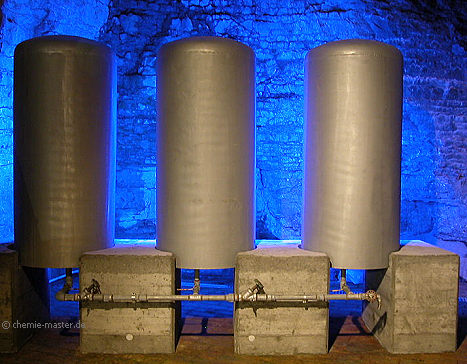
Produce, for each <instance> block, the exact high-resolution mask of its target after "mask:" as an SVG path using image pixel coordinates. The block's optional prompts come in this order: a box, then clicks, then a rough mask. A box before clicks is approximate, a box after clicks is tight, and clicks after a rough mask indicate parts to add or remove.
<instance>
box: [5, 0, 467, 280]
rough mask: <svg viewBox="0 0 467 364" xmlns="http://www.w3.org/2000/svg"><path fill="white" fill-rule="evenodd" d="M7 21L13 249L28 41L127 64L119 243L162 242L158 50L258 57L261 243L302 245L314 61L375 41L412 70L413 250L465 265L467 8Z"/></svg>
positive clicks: (22, 11)
mask: <svg viewBox="0 0 467 364" xmlns="http://www.w3.org/2000/svg"><path fill="white" fill-rule="evenodd" d="M2 14H3V20H2V27H1V34H0V37H1V47H2V49H1V53H0V71H1V74H0V241H5V240H11V239H12V238H13V231H12V229H13V221H12V216H13V215H12V165H11V163H12V110H11V105H12V98H11V96H12V95H11V92H12V77H13V75H12V67H13V59H12V55H13V49H14V46H15V45H16V44H17V43H19V42H20V41H22V40H25V39H27V38H30V37H33V36H39V35H46V34H57V33H63V34H71V35H79V36H84V37H88V38H92V39H98V40H101V41H103V42H105V43H107V44H108V45H110V46H111V47H112V48H113V49H114V50H115V51H116V53H117V56H118V69H119V79H118V92H119V102H118V108H119V110H118V115H119V116H118V152H117V164H118V172H117V206H116V213H117V221H116V229H117V231H116V235H117V237H119V238H153V237H154V235H155V216H154V215H155V206H154V201H155V178H154V173H155V150H156V149H155V118H156V115H155V102H154V99H155V72H154V64H155V55H156V52H157V50H158V49H159V48H160V46H161V45H162V44H164V43H166V42H168V41H171V40H175V39H178V38H181V37H187V36H193V35H218V36H223V37H229V38H233V39H236V40H238V41H241V42H244V43H246V44H248V45H250V46H251V47H252V48H253V49H254V50H255V52H256V55H257V119H256V122H257V130H256V131H257V193H256V198H257V230H258V232H257V233H258V238H269V239H276V238H277V239H293V238H298V237H299V235H300V220H301V215H300V207H301V203H302V199H301V193H302V192H301V191H302V181H301V179H302V168H303V156H302V147H303V92H304V87H303V59H304V57H305V54H306V52H307V51H308V50H309V49H311V48H313V47H316V46H319V45H321V44H323V43H325V42H328V41H334V40H339V39H345V38H366V39H376V40H380V41H383V42H387V43H389V44H392V45H395V46H396V47H398V48H399V49H400V50H401V51H402V53H403V55H404V58H405V78H404V126H403V162H402V163H403V164H402V171H403V172H402V223H401V233H402V238H406V239H409V238H423V239H426V240H428V241H430V242H433V243H435V244H438V245H441V246H444V247H446V248H448V249H450V250H452V251H455V252H457V253H459V254H460V255H461V256H462V257H463V258H465V256H466V253H467V247H466V244H467V232H466V229H467V175H466V174H467V171H466V169H467V167H466V164H467V150H466V148H467V147H466V144H467V119H466V116H465V115H466V114H467V113H466V111H467V110H466V109H467V96H466V92H467V91H466V89H467V87H466V86H467V85H466V81H465V72H466V70H467V64H466V63H467V62H466V48H465V47H466V38H465V34H466V32H465V29H462V27H463V24H465V23H466V19H465V18H466V17H465V7H462V1H448V0H446V1H443V0H438V1H428V0H427V1H415V0H414V1H410V0H392V1H386V0H380V1H377V0H373V1H370V0H368V1H362V0H353V1H344V0H342V1H336V0H334V1H324V0H318V1H305V0H295V1H284V0H262V1H259V0H241V1H235V2H234V1H225V0H200V1H168V0H167V1H149V0H146V1H143V0H140V1H132V0H127V1H119V0H114V1H110V2H109V1H108V0H60V1H59V0H48V1H44V0H40V1H39V0H32V1H24V0H6V1H5V3H4V5H3V8H2ZM462 34H464V35H462ZM465 263H466V261H465V259H463V264H462V275H463V276H464V277H467V266H466V264H465Z"/></svg>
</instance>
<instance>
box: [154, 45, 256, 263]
mask: <svg viewBox="0 0 467 364" xmlns="http://www.w3.org/2000/svg"><path fill="white" fill-rule="evenodd" d="M254 115H255V56H254V52H253V50H252V49H251V48H249V47H248V46H246V45H244V44H242V43H239V42H236V41H233V40H230V39H225V38H219V37H194V38H186V39H182V40H178V41H175V42H171V43H168V44H166V45H164V46H163V47H162V48H161V50H160V51H159V53H158V55H157V118H158V119H157V172H156V176H157V177H156V180H157V204H156V205H157V213H156V215H157V225H156V226H157V247H158V248H159V249H162V250H167V251H171V252H173V253H175V255H176V260H177V267H179V268H192V269H214V268H229V267H233V266H234V265H235V257H236V254H237V253H238V252H239V251H244V250H250V249H253V247H254V238H255V214H254V212H255V204H254V188H255V178H254V173H255V117H254Z"/></svg>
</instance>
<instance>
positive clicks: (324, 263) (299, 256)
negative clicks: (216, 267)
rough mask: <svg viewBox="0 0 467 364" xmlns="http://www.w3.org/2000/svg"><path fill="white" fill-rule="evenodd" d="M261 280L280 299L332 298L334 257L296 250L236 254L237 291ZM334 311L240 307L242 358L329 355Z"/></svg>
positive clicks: (319, 306)
mask: <svg viewBox="0 0 467 364" xmlns="http://www.w3.org/2000/svg"><path fill="white" fill-rule="evenodd" d="M255 279H258V280H259V281H261V283H262V284H263V285H264V289H265V292H266V293H268V294H277V295H286V294H289V295H292V294H294V295H295V294H312V293H328V289H329V288H328V287H329V258H328V257H327V255H325V254H323V253H315V252H310V251H306V250H302V249H298V248H295V247H271V248H258V249H256V250H252V251H248V252H242V253H239V254H238V255H237V264H236V271H235V291H236V292H237V293H241V292H244V291H246V290H247V289H248V288H249V287H251V286H252V285H254V280H255ZM328 326H329V306H328V304H327V303H325V302H321V303H307V304H305V303H274V302H271V303H267V302H256V303H250V302H239V303H236V305H235V311H234V341H235V352H236V353H237V354H250V355H293V354H310V353H327V351H328Z"/></svg>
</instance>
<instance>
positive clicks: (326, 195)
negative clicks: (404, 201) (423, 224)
mask: <svg viewBox="0 0 467 364" xmlns="http://www.w3.org/2000/svg"><path fill="white" fill-rule="evenodd" d="M305 63H306V64H305V73H306V75H305V88H306V91H305V114H306V117H305V128H306V132H305V134H306V138H305V139H306V141H305V176H304V186H305V190H304V212H303V234H302V235H303V247H304V248H305V249H308V250H313V251H320V252H325V253H327V254H328V255H329V257H330V259H331V263H332V266H333V267H334V268H350V269H377V268H385V267H387V266H388V256H389V253H390V252H393V251H396V250H398V249H399V209H400V154H401V114H402V55H401V53H400V52H399V50H397V49H396V48H395V47H392V46H390V45H387V44H384V43H381V42H376V41H370V40H359V39H354V40H344V41H337V42H331V43H328V44H326V45H323V46H320V47H317V48H315V49H313V50H311V51H310V52H309V53H308V55H307V57H306V62H305Z"/></svg>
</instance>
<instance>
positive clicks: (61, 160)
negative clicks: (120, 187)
mask: <svg viewBox="0 0 467 364" xmlns="http://www.w3.org/2000/svg"><path fill="white" fill-rule="evenodd" d="M114 58H115V57H114V54H113V52H112V51H111V49H110V48H109V47H107V46H105V45H103V44H100V43H98V42H94V41H92V40H89V39H84V38H80V37H72V36H45V37H39V38H33V39H30V40H27V41H25V42H23V43H21V44H19V45H18V46H17V47H16V49H15V66H14V67H15V68H14V181H15V182H14V186H15V187H14V188H15V245H16V247H17V249H18V250H19V253H20V263H21V264H22V265H26V266H32V267H49V268H71V267H77V266H79V257H80V256H81V254H82V253H83V252H85V251H91V250H98V249H104V248H107V247H110V246H113V239H114V220H115V212H114V191H115V143H116V141H115V136H116V133H115V119H116V66H115V59H114Z"/></svg>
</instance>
